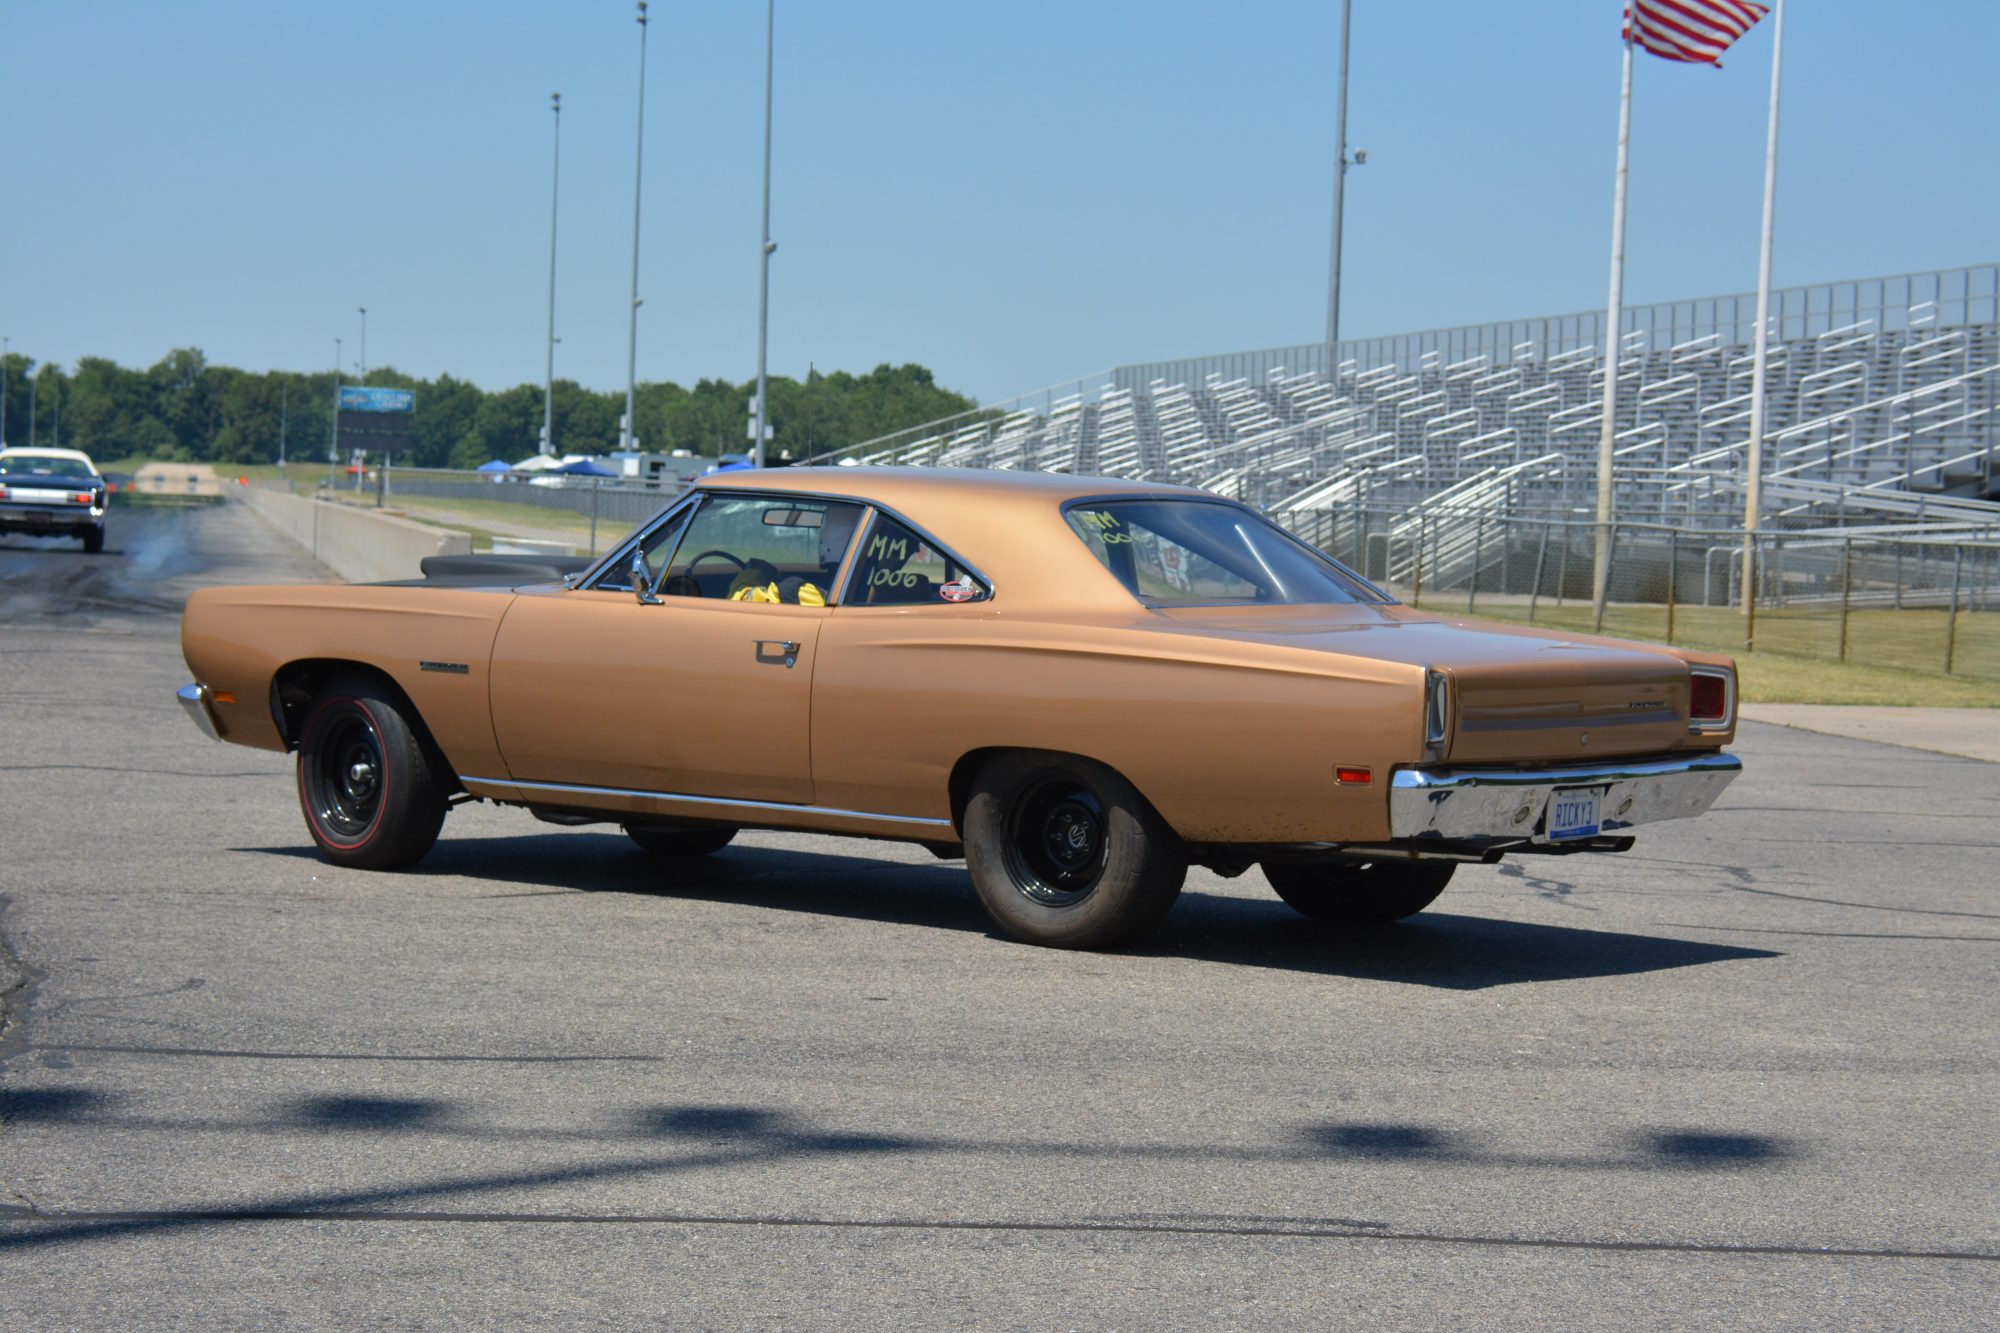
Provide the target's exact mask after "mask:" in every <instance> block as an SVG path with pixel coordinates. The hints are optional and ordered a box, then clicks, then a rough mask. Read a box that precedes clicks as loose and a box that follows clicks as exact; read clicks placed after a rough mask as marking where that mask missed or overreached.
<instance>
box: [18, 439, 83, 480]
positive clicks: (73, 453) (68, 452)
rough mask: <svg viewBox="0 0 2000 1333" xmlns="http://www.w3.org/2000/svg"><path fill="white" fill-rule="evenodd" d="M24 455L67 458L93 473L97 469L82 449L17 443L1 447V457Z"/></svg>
mask: <svg viewBox="0 0 2000 1333" xmlns="http://www.w3.org/2000/svg"><path fill="white" fill-rule="evenodd" d="M23 455H32V456H34V457H36V458H67V459H71V460H72V461H74V462H78V463H81V464H83V465H84V466H85V467H87V468H89V469H90V470H91V472H92V473H95V472H96V471H97V464H95V463H93V462H91V461H90V455H89V454H87V453H84V452H83V451H82V450H81V449H55V448H49V447H46V446H43V445H39V444H37V445H21V444H17V445H15V446H13V447H12V448H9V449H0V458H20V457H22V456H23Z"/></svg>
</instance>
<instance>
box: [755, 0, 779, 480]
mask: <svg viewBox="0 0 2000 1333" xmlns="http://www.w3.org/2000/svg"><path fill="white" fill-rule="evenodd" d="M777 31H778V0H764V239H763V243H762V246H761V248H760V249H759V250H758V252H757V253H758V262H759V263H760V265H761V266H762V271H761V274H760V276H759V277H758V280H757V399H756V401H755V402H753V403H751V405H750V439H751V445H750V461H751V462H752V463H753V464H754V465H756V466H757V467H762V466H764V445H765V443H766V442H767V441H768V440H769V439H770V438H771V424H770V415H771V409H770V398H769V394H770V388H771V385H770V381H769V379H768V378H767V377H766V375H765V355H766V351H767V349H768V344H769V342H770V333H771V255H772V253H773V252H774V251H775V250H777V248H778V246H777V243H776V242H774V241H773V240H772V239H771V56H772V51H773V49H774V47H775V45H776V41H777Z"/></svg>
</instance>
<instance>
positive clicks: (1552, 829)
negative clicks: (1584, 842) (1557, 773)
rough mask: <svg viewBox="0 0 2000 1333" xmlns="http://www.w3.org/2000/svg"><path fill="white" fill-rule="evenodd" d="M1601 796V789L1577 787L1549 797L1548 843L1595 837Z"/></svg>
mask: <svg viewBox="0 0 2000 1333" xmlns="http://www.w3.org/2000/svg"><path fill="white" fill-rule="evenodd" d="M1603 795H1604V789H1603V788H1602V787H1579V788H1575V789H1573V790H1570V791H1559V792H1557V793H1556V794H1555V795H1553V796H1551V797H1549V823H1548V838H1549V841H1550V842H1565V841H1568V840H1569V839H1572V838H1594V837H1596V836H1597V818H1598V814H1597V807H1598V802H1599V800H1600V799H1602V797H1603Z"/></svg>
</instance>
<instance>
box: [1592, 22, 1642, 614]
mask: <svg viewBox="0 0 2000 1333" xmlns="http://www.w3.org/2000/svg"><path fill="white" fill-rule="evenodd" d="M1631 151H1632V25H1631V21H1630V20H1627V22H1626V25H1625V74H1624V80H1623V84H1622V86H1621V88H1620V90H1619V93H1618V185H1617V189H1616V191H1615V193H1614V195H1613V202H1612V205H1611V299H1610V300H1609V302H1607V304H1606V309H1605V313H1604V340H1605V349H1604V424H1603V426H1602V428H1601V429H1600V430H1599V432H1598V436H1597V553H1596V559H1595V561H1594V562H1593V568H1592V574H1591V594H1590V595H1591V600H1592V602H1593V603H1594V605H1595V608H1596V614H1597V623H1598V624H1600V625H1602V624H1603V623H1604V603H1605V601H1606V599H1607V598H1608V596H1609V595H1610V591H1611V454H1612V441H1613V439H1614V438H1615V436H1616V433H1617V421H1618V341H1619V339H1618V328H1619V325H1620V323H1621V322H1622V320H1621V318H1620V317H1621V316H1622V315H1623V314H1624V309H1625V173H1626V167H1627V165H1628V163H1629V161H1630V158H1631Z"/></svg>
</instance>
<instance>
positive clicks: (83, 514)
mask: <svg viewBox="0 0 2000 1333" xmlns="http://www.w3.org/2000/svg"><path fill="white" fill-rule="evenodd" d="M103 522H104V511H103V510H102V509H96V508H93V507H91V506H89V505H27V504H0V532H74V531H75V530H77V529H79V528H94V527H98V526H100V525H101V524H102V523H103Z"/></svg>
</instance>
